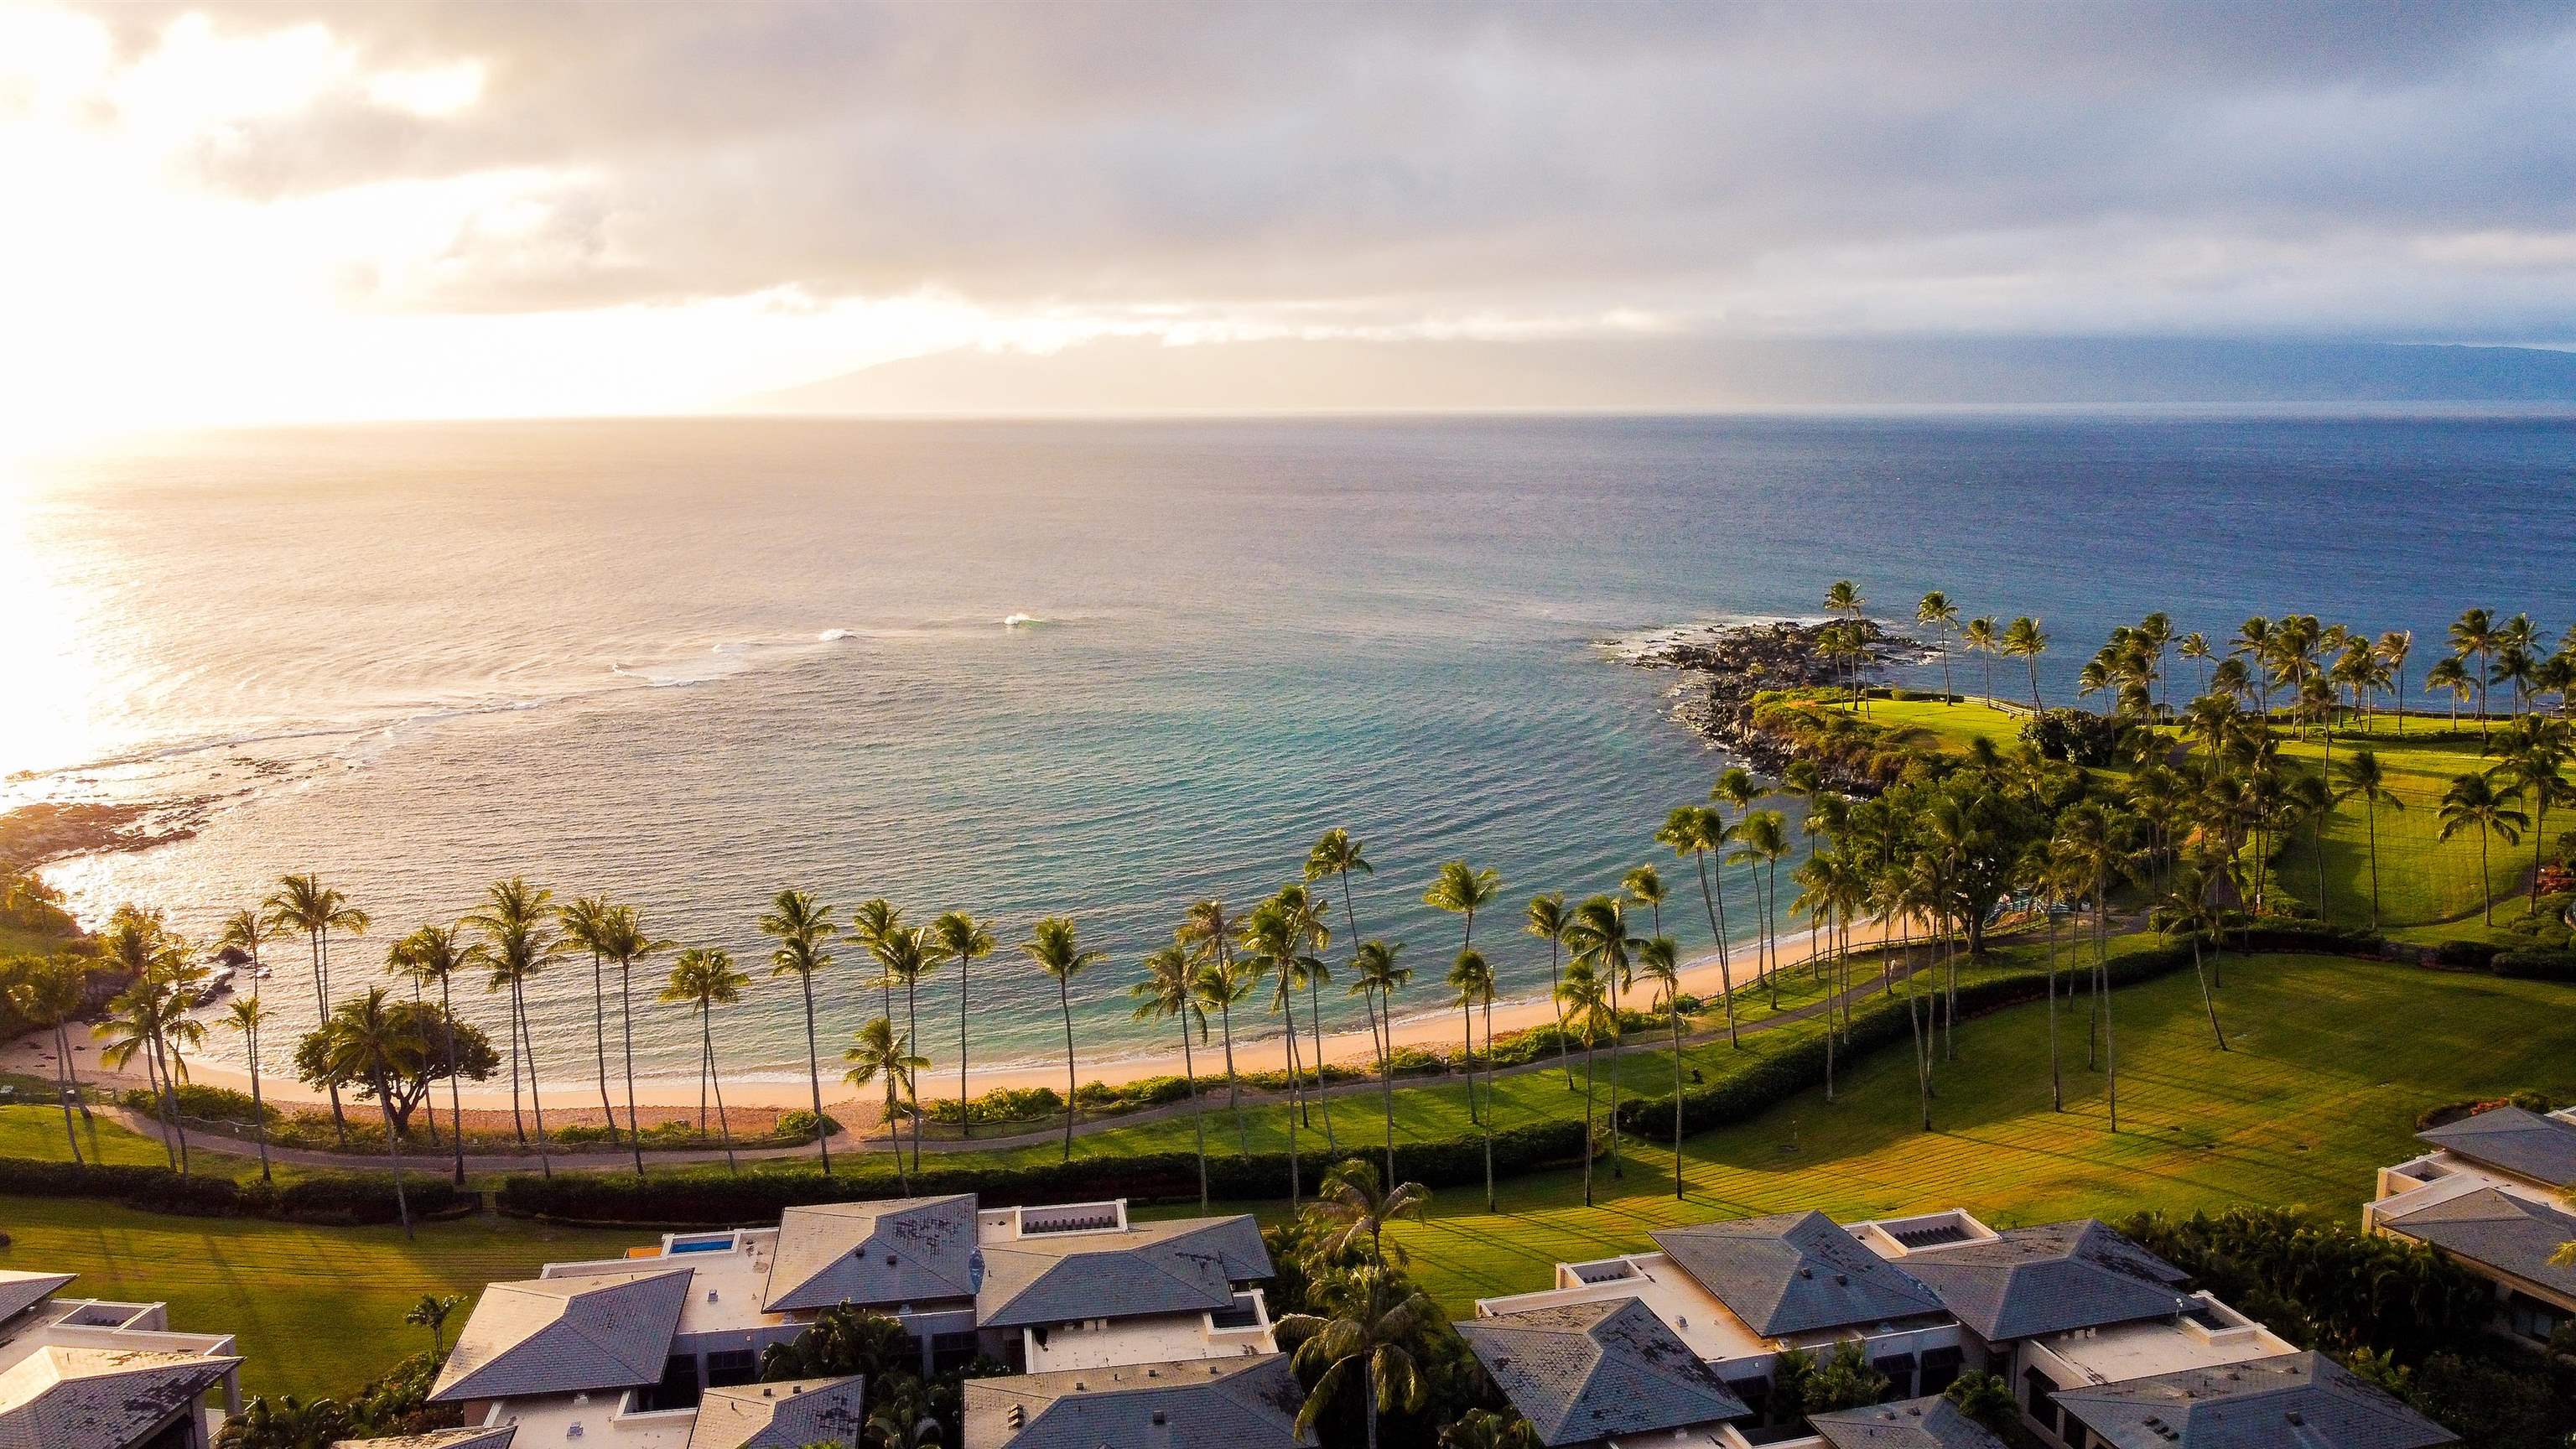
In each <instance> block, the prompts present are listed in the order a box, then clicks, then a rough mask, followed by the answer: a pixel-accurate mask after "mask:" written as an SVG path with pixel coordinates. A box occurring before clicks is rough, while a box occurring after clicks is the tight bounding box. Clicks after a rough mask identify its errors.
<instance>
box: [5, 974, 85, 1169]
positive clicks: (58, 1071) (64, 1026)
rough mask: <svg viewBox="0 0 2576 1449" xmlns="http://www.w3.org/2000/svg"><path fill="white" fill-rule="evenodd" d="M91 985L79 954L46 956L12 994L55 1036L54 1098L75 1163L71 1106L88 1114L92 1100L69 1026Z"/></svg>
mask: <svg viewBox="0 0 2576 1449" xmlns="http://www.w3.org/2000/svg"><path fill="white" fill-rule="evenodd" d="M88 988H89V966H88V963H87V962H85V961H83V960H81V959H80V958H79V957H77V956H47V957H43V958H41V959H39V960H38V961H37V962H36V963H35V965H34V966H33V967H32V968H31V969H29V970H27V971H25V972H23V973H21V975H20V977H19V980H18V984H17V985H16V986H15V987H13V988H11V990H10V995H9V1002H10V1004H11V1005H12V1006H13V1007H15V1008H16V1010H17V1012H18V1015H19V1016H20V1017H21V1018H23V1019H25V1020H26V1021H28V1022H30V1023H31V1024H33V1025H36V1026H40V1027H44V1028H46V1029H47V1030H49V1031H51V1032H52V1033H53V1035H54V1101H55V1103H56V1105H58V1106H60V1107H61V1108H62V1109H63V1140H64V1141H65V1142H68V1143H69V1144H71V1149H72V1161H73V1162H74V1163H76V1164H77V1163H79V1162H81V1161H82V1160H83V1159H82V1156H81V1146H80V1132H79V1129H77V1128H75V1127H74V1126H73V1125H72V1105H73V1103H75V1102H78V1103H79V1104H80V1109H81V1115H82V1116H84V1117H86V1116H88V1115H89V1103H88V1102H87V1101H86V1100H83V1099H82V1096H81V1089H80V1074H79V1072H78V1070H77V1069H76V1068H74V1066H73V1065H72V1043H71V1036H70V1033H69V1030H68V1027H69V1023H70V1022H71V1020H72V1018H73V1017H75V1016H77V1015H79V1014H80V1009H81V1006H82V1004H83V1002H84V1000H85V999H86V998H87V996H88V994H89V989H88Z"/></svg>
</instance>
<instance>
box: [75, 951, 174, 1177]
mask: <svg viewBox="0 0 2576 1449" xmlns="http://www.w3.org/2000/svg"><path fill="white" fill-rule="evenodd" d="M185 1011H186V1007H185V1005H184V1003H181V1004H178V1005H177V1006H176V1008H175V1009H174V993H173V992H172V991H171V989H170V985H169V983H168V982H166V981H163V980H161V979H159V978H157V977H153V976H144V977H142V978H140V979H138V980H137V981H136V982H135V983H134V984H133V985H132V986H129V987H127V988H126V989H125V990H124V991H122V992H119V993H118V994H117V995H116V997H115V998H114V999H113V1000H111V1001H109V1002H108V1003H107V1015H106V1016H105V1017H104V1018H103V1019H102V1020H100V1021H99V1023H98V1024H97V1025H95V1026H93V1027H91V1028H90V1034H91V1035H92V1036H95V1037H97V1038H98V1039H99V1042H100V1043H101V1045H100V1048H99V1061H100V1063H101V1064H102V1065H104V1066H107V1067H109V1068H112V1069H114V1070H116V1071H120V1072H121V1071H124V1070H125V1069H126V1068H127V1067H129V1066H131V1065H132V1064H133V1062H134V1059H135V1058H136V1057H141V1058H142V1059H143V1076H144V1080H145V1081H146V1082H147V1083H149V1084H150V1087H151V1091H152V1103H153V1115H154V1116H156V1117H158V1118H160V1119H161V1151H162V1154H163V1156H164V1157H165V1158H166V1159H167V1160H168V1161H169V1162H170V1164H171V1165H172V1166H173V1167H176V1168H177V1169H178V1170H179V1175H180V1176H181V1177H186V1176H187V1175H188V1127H187V1123H186V1122H185V1121H183V1120H182V1119H181V1117H180V1115H179V1103H178V1090H177V1087H176V1086H175V1085H174V1084H173V1083H172V1082H171V1081H170V1077H169V1074H168V1073H167V1072H165V1071H163V1070H162V1069H161V1062H162V1055H163V1053H162V1032H163V1031H164V1030H165V1029H166V1028H168V1027H169V1026H170V1025H172V1024H173V1023H174V1022H181V1021H185V1022H188V1024H189V1025H191V1026H194V1025H196V1023H195V1022H193V1021H190V1020H189V1019H188V1018H187V1016H186V1015H185V1014H184V1013H185ZM200 1030H202V1028H200Z"/></svg>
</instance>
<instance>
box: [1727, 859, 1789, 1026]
mask: <svg viewBox="0 0 2576 1449" xmlns="http://www.w3.org/2000/svg"><path fill="white" fill-rule="evenodd" d="M1734 834H1735V838H1736V839H1737V840H1738V841H1740V842H1742V843H1741V844H1740V845H1738V846H1737V847H1736V849H1735V851H1734V853H1733V854H1732V855H1730V856H1728V857H1727V858H1728V859H1729V860H1731V861H1734V862H1736V863H1738V864H1741V865H1747V866H1751V867H1752V868H1753V889H1754V898H1755V904H1756V905H1758V906H1759V907H1760V908H1761V912H1762V934H1761V936H1760V937H1759V947H1760V952H1761V954H1760V956H1759V957H1758V958H1757V960H1758V961H1759V962H1760V974H1759V976H1758V977H1757V978H1756V983H1755V984H1757V985H1761V984H1765V983H1767V984H1768V985H1769V986H1770V988H1771V1006H1772V1009H1773V1010H1775V1011H1776V1010H1778V1009H1779V1006H1780V940H1779V931H1778V919H1779V911H1778V900H1779V893H1780V892H1779V884H1780V858H1781V857H1782V856H1785V855H1787V854H1788V853H1789V817H1787V816H1786V815H1783V814H1781V813H1780V812H1779V811H1777V810H1756V811H1754V812H1752V813H1751V814H1749V815H1747V816H1745V817H1744V819H1743V820H1741V821H1739V822H1738V823H1737V824H1736V827H1735V831H1734ZM1766 869H1767V870H1768V871H1769V872H1770V881H1769V884H1768V885H1767V886H1766V885H1765V884H1764V880H1763V872H1764V871H1765V870H1766Z"/></svg>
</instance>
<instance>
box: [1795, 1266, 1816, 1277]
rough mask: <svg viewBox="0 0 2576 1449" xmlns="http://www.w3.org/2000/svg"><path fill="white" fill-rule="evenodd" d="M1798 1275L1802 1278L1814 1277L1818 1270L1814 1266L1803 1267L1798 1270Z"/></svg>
mask: <svg viewBox="0 0 2576 1449" xmlns="http://www.w3.org/2000/svg"><path fill="white" fill-rule="evenodd" d="M1798 1276H1799V1277H1801V1278H1813V1277H1815V1276H1816V1270H1815V1269H1813V1268H1801V1269H1799V1270H1798Z"/></svg>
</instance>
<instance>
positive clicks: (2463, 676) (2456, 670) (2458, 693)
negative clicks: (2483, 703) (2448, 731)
mask: <svg viewBox="0 0 2576 1449" xmlns="http://www.w3.org/2000/svg"><path fill="white" fill-rule="evenodd" d="M2476 688H2477V685H2476V684H2475V683H2474V682H2472V681H2471V680H2470V678H2469V671H2468V669H2467V668H2466V667H2465V666H2463V665H2462V664H2461V663H2460V661H2459V659H2458V658H2457V657H2456V656H2454V657H2446V658H2442V659H2436V660H2434V661H2433V667H2432V668H2430V669H2427V670H2425V671H2424V692H2425V693H2426V694H2431V693H2432V692H2433V691H2435V690H2437V689H2439V690H2447V691H2449V692H2450V696H2451V728H2453V729H2458V728H2459V727H2460V706H2461V705H2463V704H2466V703H2467V702H2468V699H2469V695H2470V693H2471V691H2473V690H2475V689H2476ZM2483 728H2484V727H2483V726H2481V729H2483Z"/></svg>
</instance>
